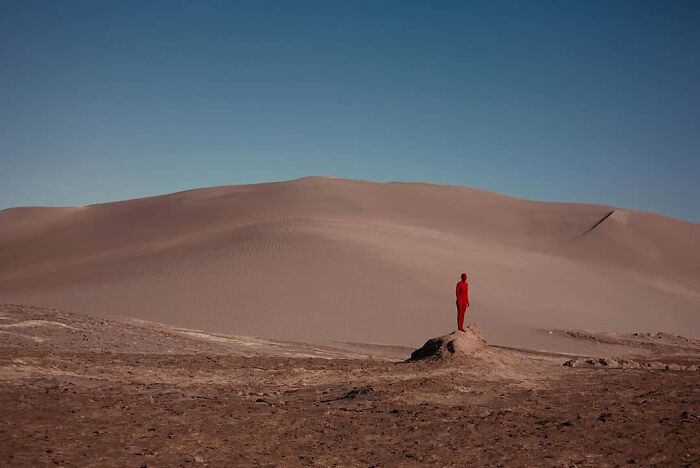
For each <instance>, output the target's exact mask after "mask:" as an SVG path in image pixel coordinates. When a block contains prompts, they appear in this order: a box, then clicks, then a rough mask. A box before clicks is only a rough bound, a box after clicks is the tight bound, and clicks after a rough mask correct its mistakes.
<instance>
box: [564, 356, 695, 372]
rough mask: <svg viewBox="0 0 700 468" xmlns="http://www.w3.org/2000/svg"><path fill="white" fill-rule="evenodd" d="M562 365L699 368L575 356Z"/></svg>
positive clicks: (662, 368)
mask: <svg viewBox="0 0 700 468" xmlns="http://www.w3.org/2000/svg"><path fill="white" fill-rule="evenodd" d="M563 365H564V367H588V368H596V367H600V368H608V369H655V370H659V369H660V370H691V371H697V370H700V366H698V365H682V364H675V363H664V362H657V361H634V360H632V359H622V358H577V359H570V360H568V361H566V362H565V363H564V364H563Z"/></svg>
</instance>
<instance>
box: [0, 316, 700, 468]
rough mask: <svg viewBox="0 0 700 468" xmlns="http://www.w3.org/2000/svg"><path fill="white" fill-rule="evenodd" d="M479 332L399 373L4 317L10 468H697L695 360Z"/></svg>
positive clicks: (668, 348)
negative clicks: (516, 346)
mask: <svg viewBox="0 0 700 468" xmlns="http://www.w3.org/2000/svg"><path fill="white" fill-rule="evenodd" d="M469 332H470V333H472V332H473V334H474V337H472V336H471V335H470V334H465V335H464V336H455V335H448V336H447V337H444V338H443V339H442V341H439V342H438V343H436V344H434V345H431V346H432V348H431V349H433V351H432V352H426V353H420V356H419V357H420V359H418V360H416V361H414V362H403V359H406V358H408V357H409V355H410V354H411V350H405V349H401V348H395V347H393V348H392V347H381V346H369V345H362V344H353V345H339V346H338V347H337V348H334V347H327V346H326V347H322V346H315V345H306V344H298V343H281V342H273V341H269V340H262V339H256V338H245V337H227V336H223V335H213V334H208V333H204V332H197V331H192V330H182V329H175V328H171V327H164V326H159V325H154V324H149V323H146V322H134V321H127V320H116V319H115V320H112V319H109V320H108V319H99V318H90V317H84V316H76V315H72V314H68V313H65V312H60V311H56V310H48V309H36V308H31V307H24V306H10V305H4V306H0V408H2V411H1V412H0V466H46V465H69V466H74V465H75V466H105V465H115V466H188V465H201V466H205V465H206V466H258V465H269V466H309V465H312V466H423V465H434V466H620V465H627V464H636V465H642V466H644V465H657V466H697V465H698V464H700V372H698V371H697V364H698V362H700V346H698V343H697V342H695V341H692V340H685V339H683V338H680V337H670V336H668V335H636V336H635V335H629V336H623V335H615V336H612V335H600V336H596V335H593V334H586V333H583V332H576V333H577V334H579V335H580V336H576V337H574V338H577V339H586V340H601V342H606V340H615V343H616V344H621V345H624V346H625V347H626V348H627V349H637V350H638V353H636V354H634V353H632V354H628V355H625V356H621V357H617V358H616V360H613V359H612V358H611V357H610V356H561V355H553V354H547V353H533V352H526V351H518V350H508V349H502V348H496V347H491V346H488V345H486V344H485V343H483V345H481V344H479V343H478V342H477V341H479V339H480V335H479V333H478V329H476V328H471V329H470V330H469ZM572 333H573V332H572ZM472 338H474V339H472ZM450 343H451V344H450ZM592 358H596V359H593V364H590V365H587V364H586V360H591V359H592ZM598 358H603V359H604V360H606V359H607V360H606V362H634V363H636V364H638V365H620V366H617V367H616V366H610V365H605V364H601V363H600V362H599V361H598V360H597V359H598ZM567 361H575V362H576V363H577V364H575V365H573V366H572V365H571V364H570V365H567V366H564V363H566V362H567Z"/></svg>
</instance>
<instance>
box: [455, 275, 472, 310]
mask: <svg viewBox="0 0 700 468" xmlns="http://www.w3.org/2000/svg"><path fill="white" fill-rule="evenodd" d="M455 294H456V295H457V304H462V305H466V306H469V284H468V283H466V282H464V281H460V282H459V283H457V288H456V289H455Z"/></svg>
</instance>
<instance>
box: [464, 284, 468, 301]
mask: <svg viewBox="0 0 700 468" xmlns="http://www.w3.org/2000/svg"><path fill="white" fill-rule="evenodd" d="M464 292H465V296H467V307H469V285H468V284H465V285H464Z"/></svg>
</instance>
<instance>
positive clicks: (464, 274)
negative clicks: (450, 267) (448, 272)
mask: <svg viewBox="0 0 700 468" xmlns="http://www.w3.org/2000/svg"><path fill="white" fill-rule="evenodd" d="M462 281H467V274H466V273H462Z"/></svg>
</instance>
